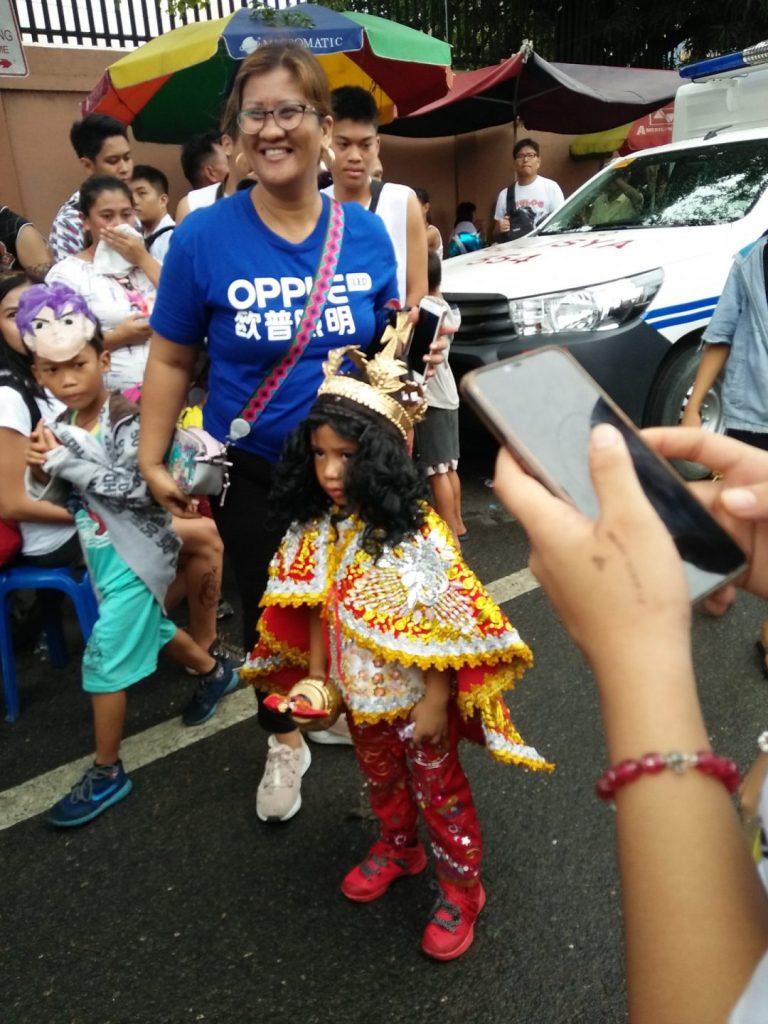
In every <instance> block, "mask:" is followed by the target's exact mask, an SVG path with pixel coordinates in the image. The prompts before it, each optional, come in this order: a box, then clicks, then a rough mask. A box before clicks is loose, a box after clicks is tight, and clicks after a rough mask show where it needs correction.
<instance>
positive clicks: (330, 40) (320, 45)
mask: <svg viewBox="0 0 768 1024" xmlns="http://www.w3.org/2000/svg"><path fill="white" fill-rule="evenodd" d="M274 42H275V37H274V36H249V37H248V38H247V39H244V40H243V42H242V43H241V45H240V49H241V50H243V51H244V52H245V53H253V51H254V50H257V49H258V48H259V47H260V46H268V45H269V44H270V43H274ZM288 42H291V43H297V44H298V45H300V46H305V47H306V48H307V49H308V50H340V49H342V48H343V47H344V37H343V36H314V37H312V38H311V39H302V38H300V37H299V38H297V39H289V40H288Z"/></svg>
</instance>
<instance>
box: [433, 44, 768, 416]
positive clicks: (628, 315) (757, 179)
mask: <svg viewBox="0 0 768 1024" xmlns="http://www.w3.org/2000/svg"><path fill="white" fill-rule="evenodd" d="M751 51H752V52H753V53H754V51H758V57H759V58H761V59H763V60H765V59H766V57H768V53H766V51H768V44H759V46H758V47H752V48H751ZM744 53H745V54H747V53H749V51H744ZM741 56H743V55H728V57H724V58H716V59H715V60H714V61H705V62H702V64H699V65H696V66H695V67H694V68H691V69H686V73H688V74H692V75H693V77H694V81H692V82H691V83H690V84H686V85H682V86H681V87H680V89H679V90H678V92H677V96H676V98H675V121H674V133H675V134H674V135H673V138H674V140H675V141H673V142H672V143H670V144H669V145H666V146H660V147H658V148H656V149H648V150H644V151H642V152H640V153H637V154H634V155H632V156H629V157H623V158H619V159H616V160H614V161H613V162H612V163H611V164H610V165H609V166H607V167H606V168H605V169H604V170H602V171H601V172H600V173H598V174H597V175H595V176H594V177H593V178H591V179H590V180H589V181H588V182H586V183H585V184H584V185H582V186H581V188H579V189H578V190H577V191H576V192H575V193H574V194H573V195H572V196H571V197H570V198H569V199H568V200H567V201H566V202H565V203H564V205H563V206H561V207H560V209H559V210H557V211H556V212H555V213H553V214H551V215H550V216H549V217H548V218H547V219H546V220H544V221H542V223H541V224H540V225H539V226H538V227H537V228H536V229H535V230H534V231H533V232H532V233H531V234H529V235H527V236H526V237H524V238H521V239H518V240H517V241H514V242H507V243H503V244H501V245H494V246H491V247H490V248H488V249H482V250H480V251H479V252H474V253H470V254H467V255H464V256H457V257H455V258H454V259H451V260H447V261H446V262H445V263H444V265H443V293H444V294H445V297H446V298H447V299H448V301H449V302H451V303H453V304H456V305H458V306H459V307H460V309H461V328H460V330H459V332H458V334H457V335H456V337H455V339H454V343H453V346H452V349H451V364H452V365H453V367H454V370H455V371H456V373H457V375H461V374H462V373H463V372H465V371H466V370H469V369H472V368H474V367H477V366H481V365H484V364H486V363H490V362H495V361H496V360H499V359H503V358H505V357H507V356H511V355H515V354H518V353H520V352H524V351H528V350H530V349H534V348H538V347H540V346H542V345H551V344H557V345H560V346H562V347H563V348H566V349H569V350H570V351H571V352H572V354H573V355H574V356H575V357H576V358H577V359H578V360H579V362H580V363H581V364H582V365H583V366H584V367H585V368H586V369H587V370H588V371H589V372H590V373H591V374H592V376H594V377H595V378H596V379H597V380H598V381H599V382H600V383H601V384H602V386H603V387H604V388H605V389H606V391H608V393H609V394H610V395H611V396H612V397H613V398H614V399H615V400H616V401H617V402H618V403H619V405H621V406H622V408H623V409H624V410H625V411H626V412H627V413H628V414H629V415H630V416H631V417H632V418H633V419H634V420H635V421H636V422H637V423H640V424H649V423H667V424H671V423H677V422H678V420H679V418H680V415H681V412H682V409H683V408H684V406H685V402H686V400H687V395H688V393H689V391H690V388H691V385H692V382H693V377H694V375H695V370H696V366H697V363H698V352H697V346H698V344H699V340H700V338H701V333H702V331H703V329H704V327H705V326H706V324H707V322H708V321H709V319H710V317H711V315H712V312H713V310H714V308H715V305H716V303H717V300H718V298H719V296H720V292H721V290H722V287H723V284H724V283H725V279H726V276H727V274H728V271H729V269H730V266H731V261H732V259H733V257H734V255H735V254H736V253H738V252H739V250H740V249H742V248H743V247H744V246H746V245H747V244H748V243H750V242H753V241H754V240H755V239H757V238H759V237H760V235H762V234H763V233H764V232H765V231H766V230H768V63H763V64H762V67H760V66H758V67H752V68H749V67H738V66H737V67H736V68H732V69H731V70H723V69H722V67H721V64H718V61H719V62H727V60H728V58H731V57H733V58H737V57H741ZM731 63H733V61H731ZM713 64H714V65H716V70H715V71H714V73H711V68H712V65H713ZM683 136H685V137H684V138H683ZM702 419H703V421H704V425H705V426H707V427H709V428H710V429H714V430H717V429H719V428H720V420H721V412H720V402H719V397H718V389H717V388H714V389H713V391H712V392H710V395H709V397H708V400H707V402H706V403H705V405H704V406H703V408H702Z"/></svg>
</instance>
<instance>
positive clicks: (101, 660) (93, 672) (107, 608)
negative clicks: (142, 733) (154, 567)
mask: <svg viewBox="0 0 768 1024" xmlns="http://www.w3.org/2000/svg"><path fill="white" fill-rule="evenodd" d="M123 564H124V563H123ZM175 635H176V625H175V623H173V622H171V620H170V619H169V618H167V616H166V615H165V613H164V612H163V609H162V608H161V607H160V605H159V604H158V602H157V601H156V600H155V597H154V596H153V594H152V592H151V591H150V590H148V589H147V587H146V586H145V585H144V584H143V583H142V582H141V580H140V579H139V578H138V576H137V575H136V574H135V573H134V572H133V571H132V570H131V569H129V568H128V567H127V566H125V570H124V572H122V573H120V574H119V578H117V579H116V578H115V577H113V578H112V579H111V580H110V585H109V588H108V590H107V593H106V594H103V595H102V596H101V600H100V601H99V618H98V620H97V622H96V625H95V626H94V628H93V632H92V633H91V637H90V640H89V641H88V644H87V646H86V648H85V653H84V655H83V689H84V690H86V691H87V692H88V693H114V692H115V691H117V690H124V689H125V688H126V687H127V686H131V685H133V683H138V682H139V680H140V679H145V678H146V677H147V676H149V675H151V674H152V673H153V672H154V671H155V669H156V668H157V656H158V654H159V652H160V651H161V650H162V649H163V647H165V645H166V644H167V643H169V642H170V641H171V640H173V638H174V636H175Z"/></svg>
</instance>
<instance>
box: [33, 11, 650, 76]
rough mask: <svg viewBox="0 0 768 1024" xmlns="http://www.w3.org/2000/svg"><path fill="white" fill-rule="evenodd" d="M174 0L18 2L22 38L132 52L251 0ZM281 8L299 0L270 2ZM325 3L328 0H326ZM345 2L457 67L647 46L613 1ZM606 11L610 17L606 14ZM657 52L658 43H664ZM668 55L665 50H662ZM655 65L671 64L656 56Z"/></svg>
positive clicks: (619, 56)
mask: <svg viewBox="0 0 768 1024" xmlns="http://www.w3.org/2000/svg"><path fill="white" fill-rule="evenodd" d="M166 2H167V0H15V3H16V8H17V11H18V17H19V25H20V28H21V35H22V40H23V42H25V43H43V44H49V45H53V46H98V47H109V48H116V49H132V48H133V47H136V46H139V45H141V43H146V42H147V41H148V40H150V39H154V38H155V36H158V35H161V34H162V33H163V32H167V31H168V30H169V29H172V28H176V27H177V26H178V25H186V24H189V23H190V22H195V21H208V20H210V19H211V18H222V17H224V16H225V15H227V14H231V13H232V12H233V11H235V10H237V9H238V8H240V7H248V6H250V3H249V0H209V2H208V3H206V4H204V5H202V6H200V7H199V8H195V9H193V10H190V11H189V12H187V13H186V14H184V15H182V16H173V15H171V14H169V13H168V10H167V7H166ZM264 2H265V3H266V4H267V5H268V6H270V7H274V8H276V9H283V8H286V7H292V6H293V5H294V3H296V2H297V0H264ZM320 2H321V0H320ZM595 5H596V0H564V2H562V3H559V4H552V3H550V4H533V3H523V2H521V0H346V2H345V4H344V6H345V7H347V8H349V9H350V10H357V11H367V12H368V13H370V14H378V15H380V16H381V17H384V18H391V19H392V20H394V21H399V22H402V24H404V25H410V26H411V27H413V28H417V29H420V30H421V31H423V32H428V33H430V34H432V35H435V36H438V37H439V38H440V39H445V40H446V41H447V42H449V43H450V44H451V46H452V47H453V66H454V67H456V68H472V67H483V66H485V65H489V64H495V63H496V62H497V61H499V60H503V59H504V58H506V57H509V56H511V55H512V54H513V53H516V52H517V51H518V50H519V49H520V45H521V43H522V42H523V40H524V39H531V40H532V41H533V45H534V49H535V50H536V52H537V53H538V54H540V55H541V56H542V57H545V58H546V59H548V60H557V61H572V62H574V63H586V64H619V65H632V64H636V63H637V62H638V58H640V57H641V56H642V51H643V49H647V43H646V44H644V42H643V39H642V36H638V33H637V31H635V32H634V33H633V32H629V33H627V31H626V30H624V31H622V25H621V23H620V21H619V20H617V11H620V8H621V4H620V3H615V2H613V0H600V2H598V3H597V7H598V8H599V9H600V13H598V10H597V9H596V6H595ZM600 14H602V15H603V16H600ZM657 49H658V47H657ZM660 53H662V54H663V48H662V49H661V50H660ZM640 63H647V64H648V65H649V66H659V64H661V66H665V65H667V63H668V62H667V60H666V59H664V58H663V57H662V58H660V57H659V55H658V54H655V55H654V56H653V58H652V59H651V60H650V61H647V62H646V61H642V60H640Z"/></svg>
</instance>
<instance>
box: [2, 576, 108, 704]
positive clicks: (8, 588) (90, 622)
mask: <svg viewBox="0 0 768 1024" xmlns="http://www.w3.org/2000/svg"><path fill="white" fill-rule="evenodd" d="M14 590H60V591H62V592H63V593H64V594H67V595H68V597H69V598H70V599H71V601H72V604H73V605H74V606H75V611H76V612H77V618H78V621H79V623H80V629H81V631H82V634H83V640H84V641H85V642H86V643H87V642H88V638H89V637H90V635H91V632H92V630H93V627H94V625H95V623H96V619H97V618H98V617H99V606H98V603H97V601H96V595H95V594H94V592H93V587H92V586H91V581H90V579H89V577H88V573H87V572H83V573H82V576H81V577H80V578H78V577H77V576H76V575H75V573H74V572H72V571H71V570H70V569H40V568H37V567H35V566H30V565H22V566H18V567H17V568H14V569H2V570H0V667H1V668H2V672H3V693H4V696H5V720H6V722H15V721H16V719H17V718H18V717H19V691H18V688H17V686H16V665H15V661H14V655H13V636H12V633H11V614H10V608H9V605H8V597H9V595H10V594H11V593H12V592H13V591H14ZM43 628H44V629H45V637H46V640H47V641H48V652H49V654H50V658H51V664H52V665H53V667H54V668H63V667H64V666H65V665H66V664H67V661H68V660H69V656H68V654H67V645H66V643H65V640H64V633H63V630H62V628H61V619H60V617H59V616H57V615H49V616H47V617H46V619H45V621H44V622H43Z"/></svg>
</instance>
